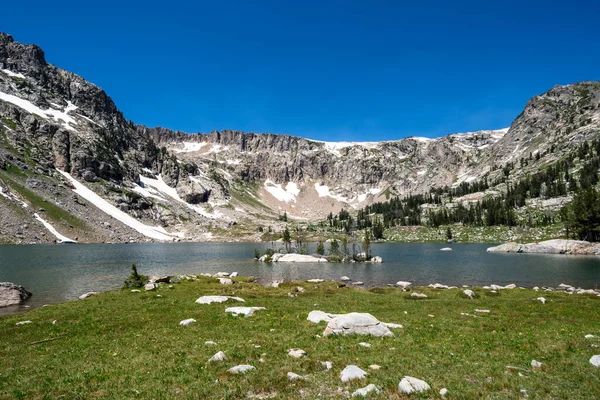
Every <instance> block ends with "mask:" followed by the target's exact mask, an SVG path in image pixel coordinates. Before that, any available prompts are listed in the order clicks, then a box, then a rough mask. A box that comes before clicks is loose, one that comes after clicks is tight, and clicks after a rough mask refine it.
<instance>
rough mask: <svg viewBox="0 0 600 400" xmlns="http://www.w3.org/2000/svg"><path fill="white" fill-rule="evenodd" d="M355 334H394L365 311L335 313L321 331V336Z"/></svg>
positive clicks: (379, 335) (380, 335)
mask: <svg viewBox="0 0 600 400" xmlns="http://www.w3.org/2000/svg"><path fill="white" fill-rule="evenodd" d="M355 334H356V335H371V336H376V337H384V336H394V334H393V333H392V331H390V329H389V328H388V327H387V326H386V325H385V324H384V323H383V322H381V321H379V320H378V319H377V318H375V317H374V316H372V315H371V314H367V313H349V314H341V315H337V316H335V317H333V318H332V319H331V320H330V321H329V322H328V324H327V328H325V331H324V332H323V336H329V335H355Z"/></svg>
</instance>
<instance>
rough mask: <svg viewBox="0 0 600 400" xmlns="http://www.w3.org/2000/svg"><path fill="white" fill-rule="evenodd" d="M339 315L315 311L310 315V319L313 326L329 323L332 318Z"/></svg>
mask: <svg viewBox="0 0 600 400" xmlns="http://www.w3.org/2000/svg"><path fill="white" fill-rule="evenodd" d="M338 315H339V314H329V313H326V312H323V311H319V310H313V311H311V312H309V313H308V318H307V320H309V321H310V322H312V323H313V324H318V323H319V322H322V321H325V322H329V321H331V319H332V318H334V317H337V316H338Z"/></svg>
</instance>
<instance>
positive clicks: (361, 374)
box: [340, 365, 367, 382]
mask: <svg viewBox="0 0 600 400" xmlns="http://www.w3.org/2000/svg"><path fill="white" fill-rule="evenodd" d="M366 376H367V373H366V372H365V371H363V370H362V369H360V368H358V367H357V366H356V365H348V366H347V367H346V368H344V369H343V370H342V372H341V373H340V379H341V380H342V382H348V381H352V380H354V379H364V378H366Z"/></svg>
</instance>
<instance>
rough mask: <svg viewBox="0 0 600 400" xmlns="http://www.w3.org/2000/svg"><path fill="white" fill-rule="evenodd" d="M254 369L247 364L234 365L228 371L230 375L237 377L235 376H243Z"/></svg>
mask: <svg viewBox="0 0 600 400" xmlns="http://www.w3.org/2000/svg"><path fill="white" fill-rule="evenodd" d="M253 369H256V368H254V367H253V366H252V365H248V364H242V365H236V366H235V367H233V368H230V369H229V370H228V371H229V373H231V374H234V375H237V374H245V373H246V372H248V371H252V370H253Z"/></svg>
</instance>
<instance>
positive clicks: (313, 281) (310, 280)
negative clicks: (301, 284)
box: [306, 279, 325, 283]
mask: <svg viewBox="0 0 600 400" xmlns="http://www.w3.org/2000/svg"><path fill="white" fill-rule="evenodd" d="M306 282H310V283H321V282H325V280H324V279H309V280H307V281H306Z"/></svg>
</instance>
